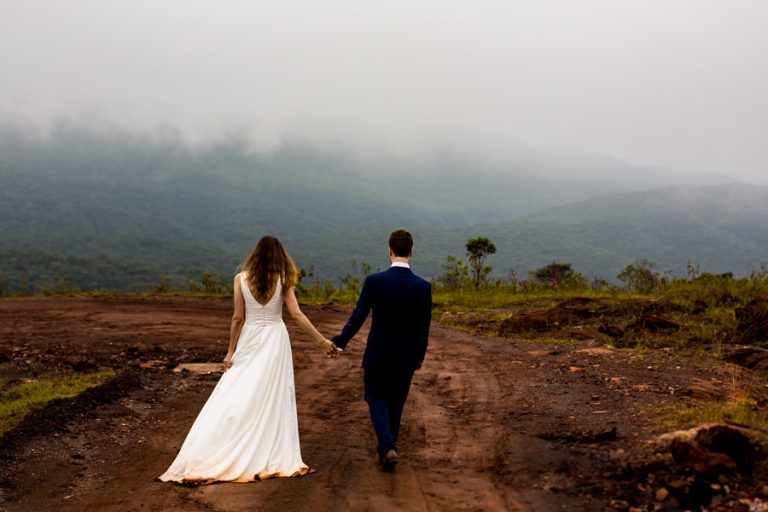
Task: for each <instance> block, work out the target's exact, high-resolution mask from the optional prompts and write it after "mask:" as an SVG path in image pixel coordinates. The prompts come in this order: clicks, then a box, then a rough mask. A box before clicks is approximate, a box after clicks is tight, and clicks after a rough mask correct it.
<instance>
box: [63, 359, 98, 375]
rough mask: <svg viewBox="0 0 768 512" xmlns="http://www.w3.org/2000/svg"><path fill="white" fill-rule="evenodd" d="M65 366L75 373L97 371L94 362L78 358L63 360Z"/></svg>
mask: <svg viewBox="0 0 768 512" xmlns="http://www.w3.org/2000/svg"><path fill="white" fill-rule="evenodd" d="M65 361H66V362H67V364H69V366H70V367H71V368H72V370H74V371H76V372H81V373H82V372H88V371H93V370H96V369H98V367H99V366H98V365H97V364H96V361H94V360H86V359H80V358H69V359H66V360H65Z"/></svg>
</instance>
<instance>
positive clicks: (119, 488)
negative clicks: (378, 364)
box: [0, 298, 724, 512]
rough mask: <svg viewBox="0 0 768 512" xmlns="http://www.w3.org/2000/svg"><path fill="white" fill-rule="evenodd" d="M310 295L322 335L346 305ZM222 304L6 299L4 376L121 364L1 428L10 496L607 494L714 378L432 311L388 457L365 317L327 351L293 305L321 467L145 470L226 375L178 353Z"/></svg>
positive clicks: (197, 506) (277, 506)
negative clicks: (195, 370)
mask: <svg viewBox="0 0 768 512" xmlns="http://www.w3.org/2000/svg"><path fill="white" fill-rule="evenodd" d="M304 309H305V312H306V313H307V314H308V316H309V317H310V319H311V320H312V321H313V322H314V323H315V325H316V326H317V327H318V328H319V329H320V331H321V332H324V333H327V334H328V335H331V334H333V333H336V332H337V331H338V330H339V329H340V327H341V326H342V325H343V323H344V322H345V321H346V318H347V314H348V310H346V309H343V308H342V309H337V308H325V307H322V308H321V307H312V308H308V307H305V308H304ZM230 314H231V305H230V302H229V301H225V300H219V299H195V298H143V299H137V298H92V299H82V298H60V299H26V300H4V301H0V348H2V350H3V354H5V356H4V359H5V360H6V362H4V363H2V364H0V376H2V377H3V378H4V379H6V380H7V379H9V378H13V377H18V376H21V375H25V376H27V377H29V376H30V375H34V374H35V372H51V371H56V369H57V368H58V369H61V370H62V371H63V370H65V369H69V368H71V367H73V366H74V367H79V368H88V367H91V366H97V367H102V366H112V367H116V368H120V367H128V368H129V369H128V371H126V372H125V373H124V374H123V376H122V377H120V378H119V379H118V381H117V382H116V383H114V384H113V385H112V386H107V387H105V388H104V389H98V390H94V392H92V393H91V392H88V393H86V394H84V395H83V396H81V398H79V399H77V400H73V401H67V402H65V403H63V404H61V405H60V406H58V409H57V408H56V406H54V407H51V408H48V409H46V410H45V411H43V413H41V414H38V415H36V416H34V417H32V418H31V419H30V420H28V421H26V422H25V423H24V424H23V425H22V426H21V427H20V428H18V429H17V430H16V431H15V432H13V433H12V434H11V435H10V436H6V437H7V439H5V440H4V443H3V446H2V447H0V457H2V459H0V460H2V463H3V469H2V475H1V476H2V478H3V482H2V488H1V492H2V494H0V507H2V510H9V511H21V510H23V511H28V510H45V511H52V510H66V511H68V510H73V511H75V510H76V511H134V510H135V511H177V510H178V511H187V510H188V511H222V512H223V511H232V512H234V511H246V510H247V511H272V510H275V511H284V512H287V511H293V510H296V511H305V510H313V511H323V510H355V511H357V510H371V511H384V510H386V511H391V510H409V511H410V510H412V511H443V510H468V511H469V510H478V511H479V510H521V511H523V510H532V511H550V510H553V511H554V510H585V511H587V510H590V511H592V510H603V509H606V508H608V507H610V506H611V504H612V503H613V504H614V505H616V503H617V501H618V502H620V501H621V500H622V499H629V498H626V496H624V494H626V493H628V492H629V489H627V488H626V486H625V485H624V483H623V481H622V478H623V476H622V473H621V467H622V461H623V460H624V459H625V458H626V457H629V456H630V455H631V454H632V452H633V451H635V450H637V449H638V447H640V446H641V445H642V443H643V442H644V441H645V440H646V439H647V438H648V437H649V436H650V435H651V434H652V433H653V430H654V428H653V427H652V425H653V423H655V422H656V418H657V412H656V411H657V409H658V407H659V406H660V405H663V404H665V403H669V402H673V401H676V400H681V399H682V398H681V395H684V394H685V393H687V392H688V391H689V390H690V389H692V388H695V384H696V383H697V382H703V381H713V382H716V381H717V380H716V379H718V378H719V379H721V381H722V379H723V378H724V376H723V375H721V374H719V373H718V372H721V371H722V370H718V369H715V368H714V367H713V368H706V367H702V366H703V365H702V364H698V365H697V368H694V369H686V368H687V367H689V366H690V365H681V364H680V361H678V360H675V359H673V358H671V357H665V356H663V355H659V353H658V352H653V353H646V354H642V353H637V352H623V351H611V350H605V349H597V350H595V349H594V347H588V346H585V345H581V346H580V345H566V344H559V343H541V342H538V343H530V342H511V341H509V340H506V339H493V338H482V337H474V336H471V335H469V334H466V333H463V332H459V331H453V330H448V329H444V328H441V327H439V326H437V325H435V326H434V327H433V329H432V333H431V338H430V347H429V353H428V357H427V360H426V363H425V365H424V367H423V369H422V370H421V371H419V372H418V373H417V376H416V378H415V379H414V384H413V387H412V390H411V394H410V396H409V399H408V402H407V404H406V411H405V416H404V420H403V423H404V425H403V430H402V434H401V438H402V439H401V450H402V453H401V464H400V465H399V466H398V470H397V472H396V473H395V474H385V473H382V472H381V471H380V470H379V469H378V467H377V466H376V464H375V463H374V459H375V457H374V437H373V430H372V428H371V426H370V422H369V419H368V415H367V409H366V406H365V402H363V400H362V370H361V369H360V368H359V363H360V359H361V354H362V349H363V345H364V339H365V335H366V334H367V326H366V327H365V328H364V329H363V331H362V332H361V334H360V335H358V337H357V338H356V339H355V340H354V341H353V342H352V343H351V344H350V348H349V350H348V351H347V352H346V353H345V354H344V356H343V357H342V358H341V359H340V360H338V361H332V360H328V359H326V358H325V357H324V356H323V355H322V353H321V351H320V350H319V348H318V347H317V346H316V344H315V343H313V342H312V341H311V340H310V339H309V338H308V337H307V336H306V335H304V333H303V332H301V331H300V330H299V329H298V327H297V326H296V325H295V324H293V323H292V322H288V327H289V331H290V333H291V337H292V344H293V355H294V361H295V376H296V394H297V403H298V415H299V424H300V435H301V444H302V455H303V458H304V461H305V462H307V463H308V464H309V465H310V466H312V467H313V468H314V469H315V470H316V473H314V474H311V475H308V476H305V477H301V478H294V479H273V480H267V481H263V482H258V483H249V484H215V485H208V486H200V487H181V486H177V485H173V484H168V483H160V482H155V481H153V479H154V478H155V477H156V476H158V475H160V474H161V473H162V472H163V471H164V470H165V469H166V468H167V466H168V465H169V464H170V462H171V461H172V460H173V458H174V456H175V454H176V452H177V450H178V448H179V446H180V444H181V442H182V441H183V439H184V436H185V434H186V432H187V430H188V429H189V427H190V425H191V424H192V422H193V420H194V418H195V416H196V414H197V412H198V411H199V410H200V408H201V406H202V405H203V403H204V402H205V400H206V399H207V397H208V395H209V393H210V391H211V390H212V389H213V386H214V385H215V384H216V380H217V378H218V376H217V375H207V376H206V375H196V374H192V373H188V372H181V373H175V372H173V371H171V369H172V368H173V367H175V366H176V364H178V363H179V362H204V361H218V360H220V359H221V357H222V356H223V354H224V352H225V350H226V336H227V332H228V324H229V315H230ZM2 360H3V359H0V361H2ZM78 365H79V366H78ZM704 366H705V365H704ZM712 379H715V380H712Z"/></svg>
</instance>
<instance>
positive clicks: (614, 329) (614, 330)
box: [597, 324, 624, 338]
mask: <svg viewBox="0 0 768 512" xmlns="http://www.w3.org/2000/svg"><path fill="white" fill-rule="evenodd" d="M597 331H598V332H601V333H603V334H605V335H606V336H610V337H611V338H621V337H622V336H624V329H622V328H621V327H619V326H618V325H613V324H600V325H599V326H598V327H597Z"/></svg>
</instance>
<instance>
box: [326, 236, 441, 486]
mask: <svg viewBox="0 0 768 512" xmlns="http://www.w3.org/2000/svg"><path fill="white" fill-rule="evenodd" d="M412 254H413V238H412V237H411V234H410V233H409V232H408V231H405V230H404V229H398V230H396V231H393V232H392V234H390V235H389V259H390V261H391V262H392V266H391V267H389V269H388V270H385V271H384V272H379V273H377V274H372V275H369V276H368V277H366V279H365V283H364V284H363V289H362V291H361V292H360V298H359V299H358V300H357V305H356V306H355V310H354V311H353V312H352V316H351V317H350V318H349V321H348V322H347V325H345V326H344V329H342V331H341V334H339V335H338V336H336V337H335V338H333V342H334V343H335V344H336V346H337V347H338V353H337V355H336V357H338V355H339V354H340V353H341V352H342V351H343V350H344V348H345V347H346V346H347V343H348V342H349V340H350V338H352V336H354V335H355V334H356V333H357V331H358V330H360V327H361V326H362V325H363V322H365V319H366V317H367V316H368V312H369V311H371V310H372V311H373V319H372V321H371V330H370V332H369V333H368V343H367V345H366V347H365V354H364V355H363V370H364V379H363V382H364V384H365V401H366V402H368V409H369V411H370V414H371V421H372V422H373V429H374V430H375V431H376V439H377V441H378V443H377V448H378V452H379V464H380V465H381V469H382V470H383V471H387V472H392V471H394V469H395V464H397V444H396V443H397V434H398V433H399V431H400V418H401V416H402V414H403V406H404V405H405V399H406V397H407V396H408V388H410V386H411V379H412V378H413V372H414V371H415V370H417V369H419V368H421V363H422V361H423V360H424V355H425V354H426V352H427V339H428V338H429V323H430V321H431V319H432V285H430V283H429V282H428V281H425V280H424V279H422V278H420V277H418V276H417V275H416V274H414V273H413V272H411V269H410V265H409V262H410V260H411V256H412Z"/></svg>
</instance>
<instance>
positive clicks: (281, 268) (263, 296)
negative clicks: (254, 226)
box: [243, 236, 298, 302]
mask: <svg viewBox="0 0 768 512" xmlns="http://www.w3.org/2000/svg"><path fill="white" fill-rule="evenodd" d="M243 270H244V271H246V272H248V283H249V284H250V288H251V290H253V291H255V292H256V299H257V300H259V301H261V302H264V301H267V300H269V299H270V297H271V296H272V294H273V293H274V292H275V287H277V279H278V278H280V279H282V282H283V289H288V288H291V287H293V286H296V283H297V281H298V272H297V271H296V265H295V264H294V263H293V260H292V259H291V257H290V256H289V255H288V253H287V252H286V251H285V249H284V248H283V244H281V243H280V240H278V239H277V238H275V237H273V236H265V237H263V238H262V239H261V240H259V243H258V244H256V248H255V249H253V251H251V254H249V255H248V257H247V258H245V260H244V261H243Z"/></svg>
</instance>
